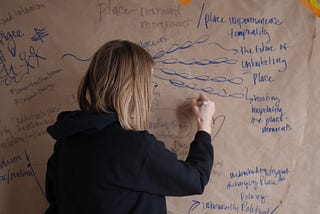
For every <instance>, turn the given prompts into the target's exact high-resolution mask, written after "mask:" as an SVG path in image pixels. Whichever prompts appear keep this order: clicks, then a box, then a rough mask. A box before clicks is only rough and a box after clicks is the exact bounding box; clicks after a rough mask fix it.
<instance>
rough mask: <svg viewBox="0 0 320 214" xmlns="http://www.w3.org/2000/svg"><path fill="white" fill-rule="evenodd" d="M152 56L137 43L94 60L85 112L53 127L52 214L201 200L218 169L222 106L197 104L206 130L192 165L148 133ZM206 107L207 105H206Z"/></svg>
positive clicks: (139, 209) (147, 208) (111, 46)
mask: <svg viewBox="0 0 320 214" xmlns="http://www.w3.org/2000/svg"><path fill="white" fill-rule="evenodd" d="M153 65H154V62H153V59H152V57H151V56H150V55H149V54H148V52H147V51H145V50H144V49H143V48H141V47H140V46H138V45H136V44H134V43H132V42H129V41H120V40H115V41H110V42H108V43H106V44H105V45H103V46H102V47H101V48H100V49H99V50H98V51H97V52H96V53H95V55H94V57H93V60H92V62H91V64H90V66H89V68H88V71H87V73H86V74H85V76H84V78H83V79H82V82H81V84H80V86H79V90H78V99H79V105H80V109H81V110H77V111H71V112H62V113H60V114H59V115H58V118H57V122H56V123H55V124H54V125H52V126H50V127H48V132H49V133H50V135H51V136H52V137H53V138H54V139H55V140H56V144H55V146H54V153H53V155H52V156H51V157H50V159H49V160H48V165H47V177H46V194H47V199H48V202H49V208H48V209H47V211H46V213H48V214H51V213H59V214H60V213H67V214H72V213H75V214H80V213H88V214H89V213H90V214H91V213H92V214H100V213H101V214H102V213H103V214H108V213H112V214H129V213H130V214H131V213H139V214H141V213H146V214H158V213H159V214H160V213H166V212H167V211H166V203H165V196H187V195H192V194H201V193H202V192H203V191H204V187H205V185H206V184H207V182H208V180H209V176H210V171H211V168H212V165H213V147H212V145H211V137H210V132H211V124H212V117H213V114H214V112H215V105H214V103H213V102H212V101H210V100H209V99H208V98H207V97H206V96H205V95H199V97H198V98H194V99H193V102H192V104H191V105H192V109H193V114H194V116H195V118H196V120H197V124H198V131H197V133H196V134H195V137H194V141H193V142H192V143H191V145H190V151H189V155H188V157H187V159H186V161H179V160H177V156H176V154H174V153H172V152H170V151H168V150H167V149H166V148H165V146H164V144H163V143H162V142H160V141H158V140H157V139H156V138H155V137H154V136H153V135H151V134H149V133H148V131H146V129H147V126H148V115H149V111H150V107H151V95H152V94H151V93H152V81H151V78H152V67H153ZM199 102H205V103H206V105H202V106H200V105H198V104H197V103H199Z"/></svg>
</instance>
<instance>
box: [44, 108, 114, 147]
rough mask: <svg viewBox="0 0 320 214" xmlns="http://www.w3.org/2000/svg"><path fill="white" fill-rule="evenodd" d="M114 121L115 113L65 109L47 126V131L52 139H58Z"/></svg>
mask: <svg viewBox="0 0 320 214" xmlns="http://www.w3.org/2000/svg"><path fill="white" fill-rule="evenodd" d="M116 121H118V117H117V115H116V114H115V113H88V112H83V111H79V110H78V111H65V112H61V113H60V114H59V115H58V117H57V121H56V122H55V123H54V124H53V125H51V126H49V127H48V128H47V131H48V133H49V134H50V135H51V136H52V137H53V138H54V139H56V140H58V141H60V140H63V139H66V138H68V137H71V136H72V135H75V134H78V133H81V132H86V131H90V130H93V129H97V130H100V129H103V128H104V127H106V126H107V125H110V124H112V123H114V122H116Z"/></svg>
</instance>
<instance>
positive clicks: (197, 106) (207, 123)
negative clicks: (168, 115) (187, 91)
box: [192, 94, 216, 134]
mask: <svg viewBox="0 0 320 214" xmlns="http://www.w3.org/2000/svg"><path fill="white" fill-rule="evenodd" d="M201 103H202V104H201ZM203 103H204V104H203ZM192 111H193V114H194V116H195V117H196V120H197V124H198V131H206V132H208V133H209V134H211V129H212V124H213V122H212V121H213V115H214V113H215V111H216V107H215V104H214V102H213V101H211V100H209V98H208V97H207V96H206V95H204V94H200V95H199V97H198V98H193V99H192Z"/></svg>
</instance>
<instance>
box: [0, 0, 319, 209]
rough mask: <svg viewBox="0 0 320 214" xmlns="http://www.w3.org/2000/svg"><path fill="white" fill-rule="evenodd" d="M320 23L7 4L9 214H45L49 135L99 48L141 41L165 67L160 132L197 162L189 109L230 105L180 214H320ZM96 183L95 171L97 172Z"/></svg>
mask: <svg viewBox="0 0 320 214" xmlns="http://www.w3.org/2000/svg"><path fill="white" fill-rule="evenodd" d="M319 29H320V25H319V20H316V18H315V17H314V16H313V15H312V14H311V13H310V12H309V11H308V10H307V9H305V8H304V6H303V5H301V4H300V3H299V1H292V0H283V1H276V0H269V1H258V0H245V1H232V0H224V1H222V0H216V1H209V0H207V1H205V0H203V1H191V3H190V4H189V5H185V4H183V3H179V2H178V1H169V0H162V1H160V0H156V1H147V2H146V1H139V0H133V1H130V2H129V1H124V0H119V1H116V0H101V1H85V0H81V1H73V3H72V4H71V3H70V2H69V1H68V2H67V1H61V0H57V1H47V0H33V1H22V0H14V1H13V0H12V1H9V0H7V1H3V2H2V3H1V9H0V91H1V97H0V102H1V117H0V161H1V163H0V198H1V200H0V213H1V214H11V213H43V212H44V210H45V208H46V207H47V202H46V199H45V195H44V191H45V185H44V183H45V171H46V161H47V159H48V157H49V156H50V155H51V153H52V150H53V145H54V141H53V140H52V139H51V138H50V137H49V136H48V134H47V133H46V127H47V126H48V125H50V124H52V123H53V122H54V120H55V118H56V115H57V114H58V113H59V112H60V111H64V110H72V109H76V108H77V103H76V97H75V93H76V90H77V86H78V84H79V81H80V79H81V77H82V75H83V74H84V72H85V71H86V68H87V66H88V64H89V60H90V58H91V56H92V55H93V53H94V52H95V50H97V48H99V47H100V46H101V45H102V44H103V43H105V42H106V41H109V40H111V39H118V38H120V39H129V40H131V41H134V42H136V43H138V44H140V45H141V46H142V47H144V48H145V49H146V50H148V51H149V52H150V54H151V55H152V56H153V58H154V59H155V61H156V66H155V68H154V78H153V82H154V85H155V86H156V87H155V88H154V93H153V96H154V99H153V108H152V112H151V115H152V120H151V121H150V125H149V130H150V132H152V133H154V134H155V135H156V136H157V137H158V138H159V139H161V140H163V141H164V142H165V144H166V146H167V147H168V148H169V149H170V150H172V151H174V152H176V153H177V154H178V157H179V158H181V159H183V158H184V157H185V156H186V154H187V152H188V148H189V144H190V141H191V140H192V138H193V134H194V132H195V129H196V126H195V123H194V122H193V120H192V118H190V117H189V113H188V111H189V110H190V109H188V108H187V107H186V106H187V102H188V101H190V100H188V99H186V98H190V97H194V96H197V95H198V94H199V93H205V94H207V95H208V96H209V97H210V98H211V99H213V100H214V101H215V102H216V108H217V111H216V116H215V125H214V129H213V134H212V138H213V143H214V146H215V167H214V169H213V171H212V176H211V179H210V182H209V184H208V186H207V188H206V191H205V193H204V194H203V195H198V196H191V197H183V198H173V197H168V198H167V203H168V212H169V213H198V214H200V213H201V214H204V213H293V214H294V213H299V214H300V213H308V214H310V213H318V210H319V208H320V205H319V203H318V202H319V201H320V194H319V191H318V190H319V187H320V183H319V180H320V179H319V178H320V173H319V171H317V169H319V167H320V166H319V163H320V161H319V156H318V155H317V154H318V152H319V150H320V147H319V145H317V142H318V137H319V133H320V132H319V125H318V124H317V122H318V121H319V119H320V118H319V116H318V112H317V110H318V107H319V100H318V99H317V97H318V96H319V86H318V85H317V83H318V82H319V80H320V76H319V72H316V71H317V70H318V69H317V65H316V62H317V60H318V59H319V48H320V41H319V38H318V35H319ZM83 172H84V173H85V172H86V169H83Z"/></svg>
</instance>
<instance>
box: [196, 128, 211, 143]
mask: <svg viewBox="0 0 320 214" xmlns="http://www.w3.org/2000/svg"><path fill="white" fill-rule="evenodd" d="M195 140H197V141H202V142H208V143H211V135H210V134H209V133H208V132H206V131H198V132H197V133H196V136H195Z"/></svg>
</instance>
